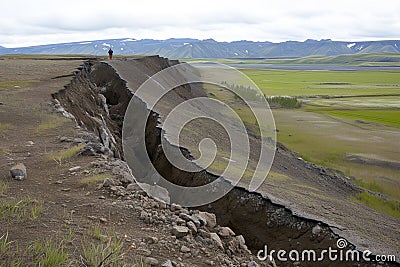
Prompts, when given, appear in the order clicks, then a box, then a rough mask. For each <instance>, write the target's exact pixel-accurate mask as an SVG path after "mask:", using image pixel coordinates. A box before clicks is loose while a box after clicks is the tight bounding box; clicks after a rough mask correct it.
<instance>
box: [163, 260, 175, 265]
mask: <svg viewBox="0 0 400 267" xmlns="http://www.w3.org/2000/svg"><path fill="white" fill-rule="evenodd" d="M161 267H174V266H173V265H172V261H171V260H167V261H165V262H164V263H163V264H161Z"/></svg>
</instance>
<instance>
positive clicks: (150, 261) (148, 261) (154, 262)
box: [144, 257, 159, 266]
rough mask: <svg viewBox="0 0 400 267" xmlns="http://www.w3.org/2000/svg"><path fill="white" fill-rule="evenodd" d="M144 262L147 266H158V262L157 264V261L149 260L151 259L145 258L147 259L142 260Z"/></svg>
mask: <svg viewBox="0 0 400 267" xmlns="http://www.w3.org/2000/svg"><path fill="white" fill-rule="evenodd" d="M144 262H145V263H147V264H148V265H150V266H158V264H159V262H158V260H157V259H155V258H151V257H147V258H146V259H145V260H144Z"/></svg>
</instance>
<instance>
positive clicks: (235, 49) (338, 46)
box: [0, 38, 400, 58]
mask: <svg viewBox="0 0 400 267" xmlns="http://www.w3.org/2000/svg"><path fill="white" fill-rule="evenodd" d="M110 47H112V49H113V50H114V52H115V55H119V54H158V55H161V56H164V57H169V58H283V57H305V56H313V55H320V56H337V55H343V54H363V53H383V52H385V53H400V40H385V41H368V42H343V41H332V40H330V39H325V40H319V41H317V40H310V39H309V40H306V41H304V42H297V41H287V42H282V43H272V42H252V41H235V42H217V41H215V40H213V39H207V40H197V39H188V38H181V39H167V40H152V39H143V40H136V39H131V38H128V39H110V40H96V41H85V42H73V43H62V44H49V45H40V46H31V47H21V48H3V47H0V54H91V55H106V54H107V51H108V49H109V48H110Z"/></svg>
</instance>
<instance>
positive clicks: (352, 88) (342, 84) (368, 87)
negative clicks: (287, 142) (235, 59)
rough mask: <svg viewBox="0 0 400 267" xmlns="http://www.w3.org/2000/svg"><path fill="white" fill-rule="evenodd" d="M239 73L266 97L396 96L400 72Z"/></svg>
mask: <svg viewBox="0 0 400 267" xmlns="http://www.w3.org/2000/svg"><path fill="white" fill-rule="evenodd" d="M240 71H242V72H243V73H244V74H246V75H247V76H248V77H249V78H250V79H252V80H253V81H254V82H255V83H256V84H257V86H258V87H259V88H260V89H261V91H262V92H263V93H264V94H265V95H266V96H299V97H310V96H311V97H312V96H364V95H375V96H376V95H399V96H400V71H303V70H301V71H298V70H268V69H240Z"/></svg>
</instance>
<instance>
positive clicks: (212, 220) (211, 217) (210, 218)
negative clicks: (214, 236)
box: [197, 211, 217, 228]
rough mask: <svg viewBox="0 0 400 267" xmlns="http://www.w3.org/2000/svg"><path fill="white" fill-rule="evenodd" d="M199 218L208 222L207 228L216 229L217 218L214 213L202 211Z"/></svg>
mask: <svg viewBox="0 0 400 267" xmlns="http://www.w3.org/2000/svg"><path fill="white" fill-rule="evenodd" d="M197 216H199V217H200V218H202V219H204V220H205V221H206V222H207V226H208V227H209V228H214V227H215V226H216V225H217V218H216V217H215V214H214V213H209V212H205V211H200V212H199V214H197Z"/></svg>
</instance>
